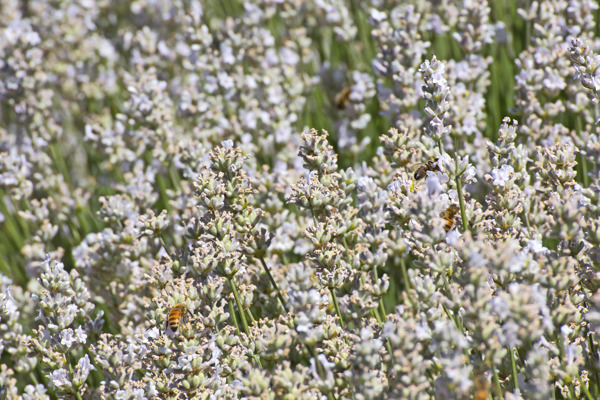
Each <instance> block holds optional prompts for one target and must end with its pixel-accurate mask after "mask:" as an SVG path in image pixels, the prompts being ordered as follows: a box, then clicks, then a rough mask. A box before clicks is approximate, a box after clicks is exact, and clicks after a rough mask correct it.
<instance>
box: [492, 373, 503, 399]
mask: <svg viewBox="0 0 600 400" xmlns="http://www.w3.org/2000/svg"><path fill="white" fill-rule="evenodd" d="M492 381H493V382H494V385H495V386H496V392H497V394H498V399H499V400H504V396H503V395H502V387H501V386H500V381H499V380H498V372H497V371H496V367H495V366H493V365H492Z"/></svg>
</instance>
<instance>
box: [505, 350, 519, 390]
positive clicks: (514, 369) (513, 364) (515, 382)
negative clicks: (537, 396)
mask: <svg viewBox="0 0 600 400" xmlns="http://www.w3.org/2000/svg"><path fill="white" fill-rule="evenodd" d="M507 350H508V356H509V358H510V369H511V371H512V376H513V385H514V386H515V389H517V390H518V389H519V378H518V377H517V363H516V362H515V353H514V352H513V350H512V349H511V348H510V346H508V349H507Z"/></svg>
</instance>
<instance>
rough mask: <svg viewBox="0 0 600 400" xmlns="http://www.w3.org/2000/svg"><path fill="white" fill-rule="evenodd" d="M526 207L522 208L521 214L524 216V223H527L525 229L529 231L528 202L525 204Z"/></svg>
mask: <svg viewBox="0 0 600 400" xmlns="http://www.w3.org/2000/svg"><path fill="white" fill-rule="evenodd" d="M526 206H527V207H526V208H523V216H524V217H525V225H527V231H528V232H531V224H530V223H529V204H526Z"/></svg>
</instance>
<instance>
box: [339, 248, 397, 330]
mask: <svg viewBox="0 0 600 400" xmlns="http://www.w3.org/2000/svg"><path fill="white" fill-rule="evenodd" d="M344 244H345V240H344ZM373 273H374V274H375V283H377V281H378V280H379V274H378V273H377V266H375V267H374V268H373ZM379 311H381V316H382V317H383V322H386V321H387V312H386V311H385V305H384V304H383V299H382V298H381V297H380V298H379ZM378 321H379V319H378ZM379 323H380V324H381V321H379Z"/></svg>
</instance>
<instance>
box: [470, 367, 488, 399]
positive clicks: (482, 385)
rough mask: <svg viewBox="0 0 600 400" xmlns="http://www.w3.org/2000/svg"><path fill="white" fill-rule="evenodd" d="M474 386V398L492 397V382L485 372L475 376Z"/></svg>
mask: <svg viewBox="0 0 600 400" xmlns="http://www.w3.org/2000/svg"><path fill="white" fill-rule="evenodd" d="M473 388H474V389H475V393H474V395H473V400H487V399H488V398H489V397H490V395H489V389H490V384H489V382H488V381H487V379H486V377H485V375H484V374H483V373H478V374H476V375H475V376H474V377H473Z"/></svg>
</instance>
